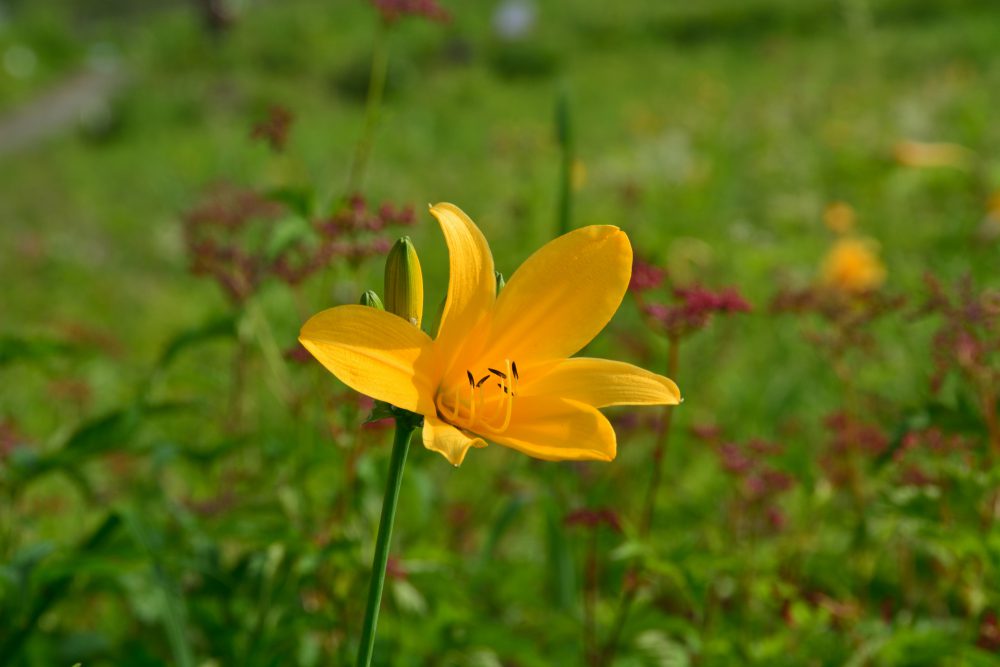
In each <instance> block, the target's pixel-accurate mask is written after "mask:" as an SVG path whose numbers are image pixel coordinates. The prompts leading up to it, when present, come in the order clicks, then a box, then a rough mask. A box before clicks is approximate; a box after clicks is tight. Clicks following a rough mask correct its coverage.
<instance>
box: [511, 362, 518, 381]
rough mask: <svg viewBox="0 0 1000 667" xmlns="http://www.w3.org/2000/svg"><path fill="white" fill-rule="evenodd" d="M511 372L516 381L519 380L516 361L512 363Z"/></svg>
mask: <svg viewBox="0 0 1000 667" xmlns="http://www.w3.org/2000/svg"><path fill="white" fill-rule="evenodd" d="M510 371H511V373H513V374H514V379H515V380H516V379H517V362H516V361H512V362H510Z"/></svg>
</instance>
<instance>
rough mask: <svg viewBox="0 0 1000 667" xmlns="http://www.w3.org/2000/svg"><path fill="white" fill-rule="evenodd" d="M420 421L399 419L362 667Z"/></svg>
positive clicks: (368, 652)
mask: <svg viewBox="0 0 1000 667" xmlns="http://www.w3.org/2000/svg"><path fill="white" fill-rule="evenodd" d="M416 427H417V421H416V420H415V419H414V416H413V415H411V414H407V415H401V416H397V417H396V433H395V435H394V436H393V440H392V454H391V456H390V458H389V475H388V478H387V480H386V484H385V498H384V499H383V500H382V517H381V518H380V519H379V523H378V535H377V536H376V538H375V557H374V559H373V560H372V574H371V582H370V584H369V586H368V602H367V604H366V606H365V618H364V624H363V625H362V626H361V646H360V648H359V649H358V662H357V665H358V667H369V665H371V661H372V652H373V650H374V648H375V626H376V624H377V623H378V612H379V607H380V605H381V603H382V589H383V588H384V587H385V568H386V563H388V561H389V543H390V541H391V539H392V524H393V522H394V521H395V520H396V506H397V505H398V503H399V489H400V486H401V484H402V481H403V466H404V465H405V463H406V455H407V453H408V452H409V451H410V439H411V438H412V437H413V430H414V429H415V428H416Z"/></svg>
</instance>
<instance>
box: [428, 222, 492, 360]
mask: <svg viewBox="0 0 1000 667" xmlns="http://www.w3.org/2000/svg"><path fill="white" fill-rule="evenodd" d="M431 214H432V215H433V216H434V217H435V218H437V220H438V223H440V225H441V231H442V232H443V233H444V239H445V242H446V243H447V244H448V271H449V273H448V298H447V300H446V301H445V304H444V310H443V311H442V313H441V324H440V325H439V326H438V331H437V338H436V345H435V347H436V348H437V349H438V350H440V351H441V352H442V354H444V355H445V356H446V357H448V359H453V358H454V357H455V356H457V355H458V354H459V353H460V352H461V349H462V343H464V342H467V341H468V340H469V333H470V332H471V331H473V330H474V329H475V328H476V327H477V326H479V325H480V324H482V322H483V321H484V320H485V318H486V316H487V314H488V313H489V312H490V309H491V308H492V307H493V302H494V300H495V299H496V278H495V277H494V274H493V255H492V254H490V247H489V245H488V244H487V243H486V238H485V237H484V236H483V233H482V232H481V231H479V228H478V227H476V225H475V223H474V222H472V220H470V219H469V216H467V215H466V214H465V213H463V212H462V210H461V209H459V208H458V207H457V206H455V205H454V204H446V203H441V204H436V205H434V206H432V207H431ZM449 365H450V364H448V363H444V366H445V369H444V370H445V371H446V372H447V366H449Z"/></svg>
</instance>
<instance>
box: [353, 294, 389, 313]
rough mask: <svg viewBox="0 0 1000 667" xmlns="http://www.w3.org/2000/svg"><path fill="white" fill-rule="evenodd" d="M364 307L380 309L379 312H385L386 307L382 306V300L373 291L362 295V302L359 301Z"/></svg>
mask: <svg viewBox="0 0 1000 667" xmlns="http://www.w3.org/2000/svg"><path fill="white" fill-rule="evenodd" d="M358 303H360V304H361V305H362V306H368V307H369V308H378V309H379V310H385V306H383V305H382V299H380V298H378V294H376V293H375V292H374V291H373V290H368V291H367V292H365V293H364V294H362V295H361V299H360V301H358Z"/></svg>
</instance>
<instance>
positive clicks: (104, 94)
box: [0, 68, 126, 159]
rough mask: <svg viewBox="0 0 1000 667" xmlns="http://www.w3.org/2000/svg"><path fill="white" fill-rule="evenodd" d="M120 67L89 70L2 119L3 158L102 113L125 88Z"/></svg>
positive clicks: (0, 146) (0, 152)
mask: <svg viewBox="0 0 1000 667" xmlns="http://www.w3.org/2000/svg"><path fill="white" fill-rule="evenodd" d="M125 78H126V77H125V74H124V72H122V71H121V70H120V69H118V68H101V69H87V70H83V71H81V72H78V73H76V74H74V75H73V76H71V77H69V78H67V79H65V80H63V81H61V82H60V83H58V84H56V85H54V86H53V87H51V88H49V89H48V90H46V91H44V92H42V93H40V94H39V95H38V96H37V97H35V98H34V99H31V100H29V101H27V102H25V103H23V104H21V105H20V106H17V107H15V108H14V109H12V110H11V111H8V112H6V113H4V114H3V115H2V116H0V159H3V158H5V157H8V156H10V155H12V154H14V153H17V152H18V151H21V150H24V149H25V148H29V147H31V146H32V145H34V144H37V143H38V142H40V141H42V140H44V139H47V138H48V137H50V136H53V135H56V134H58V133H60V132H64V131H66V130H70V129H72V128H74V127H76V125H77V124H78V123H79V122H80V119H81V118H84V117H86V116H87V115H89V114H94V113H100V111H101V109H102V107H104V106H105V105H106V104H108V102H109V100H110V99H111V98H112V97H113V96H114V94H115V93H116V92H117V91H118V90H119V89H120V88H121V87H122V86H123V85H124V83H125Z"/></svg>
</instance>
